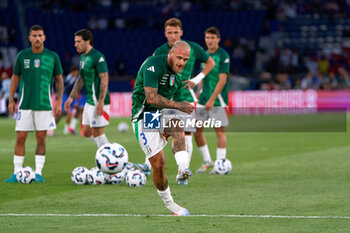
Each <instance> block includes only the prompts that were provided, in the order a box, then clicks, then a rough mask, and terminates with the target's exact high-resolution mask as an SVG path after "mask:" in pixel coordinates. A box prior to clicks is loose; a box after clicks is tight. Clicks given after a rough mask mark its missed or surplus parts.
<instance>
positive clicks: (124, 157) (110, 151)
mask: <svg viewBox="0 0 350 233" xmlns="http://www.w3.org/2000/svg"><path fill="white" fill-rule="evenodd" d="M95 159H96V164H97V167H98V169H100V171H102V172H104V173H107V174H115V173H118V172H121V171H122V170H123V169H124V167H125V166H126V163H127V162H128V152H127V151H126V149H125V148H124V147H123V146H122V145H120V144H118V143H106V144H104V145H102V146H100V148H98V150H97V152H96V157H95Z"/></svg>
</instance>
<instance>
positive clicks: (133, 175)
mask: <svg viewBox="0 0 350 233" xmlns="http://www.w3.org/2000/svg"><path fill="white" fill-rule="evenodd" d="M125 181H126V184H127V185H128V186H129V187H143V186H144V185H145V184H146V175H145V173H143V172H142V171H140V170H135V171H129V172H128V173H127V174H126V177H125Z"/></svg>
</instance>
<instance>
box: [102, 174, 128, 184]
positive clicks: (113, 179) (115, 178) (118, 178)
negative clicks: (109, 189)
mask: <svg viewBox="0 0 350 233" xmlns="http://www.w3.org/2000/svg"><path fill="white" fill-rule="evenodd" d="M123 180H124V173H123V172H119V173H116V174H111V175H107V176H106V181H107V183H109V184H121V183H122V182H123Z"/></svg>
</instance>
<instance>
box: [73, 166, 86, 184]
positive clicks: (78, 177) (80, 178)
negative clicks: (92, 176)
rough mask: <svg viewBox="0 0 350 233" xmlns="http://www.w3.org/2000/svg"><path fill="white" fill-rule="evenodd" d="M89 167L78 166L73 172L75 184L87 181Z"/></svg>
mask: <svg viewBox="0 0 350 233" xmlns="http://www.w3.org/2000/svg"><path fill="white" fill-rule="evenodd" d="M88 173H89V169H87V168H86V167H76V168H75V169H74V170H73V172H72V176H71V178H72V181H73V183H74V184H77V185H83V184H86V183H87V174H88Z"/></svg>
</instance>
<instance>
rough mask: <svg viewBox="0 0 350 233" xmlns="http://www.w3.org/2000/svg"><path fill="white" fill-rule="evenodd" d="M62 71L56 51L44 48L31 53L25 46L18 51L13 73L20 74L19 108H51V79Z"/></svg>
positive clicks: (46, 109) (30, 49) (36, 109)
mask: <svg viewBox="0 0 350 233" xmlns="http://www.w3.org/2000/svg"><path fill="white" fill-rule="evenodd" d="M62 73H63V70H62V66H61V62H60V59H59V57H58V55H57V53H55V52H53V51H51V50H49V49H46V48H44V50H43V51H42V52H41V53H33V50H32V48H27V49H24V50H22V51H21V52H19V53H18V55H17V58H16V63H15V67H14V70H13V74H15V75H18V76H20V84H19V99H20V101H19V109H31V110H35V111H40V110H45V111H48V110H52V105H51V81H52V76H53V75H55V76H56V75H60V74H62Z"/></svg>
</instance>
